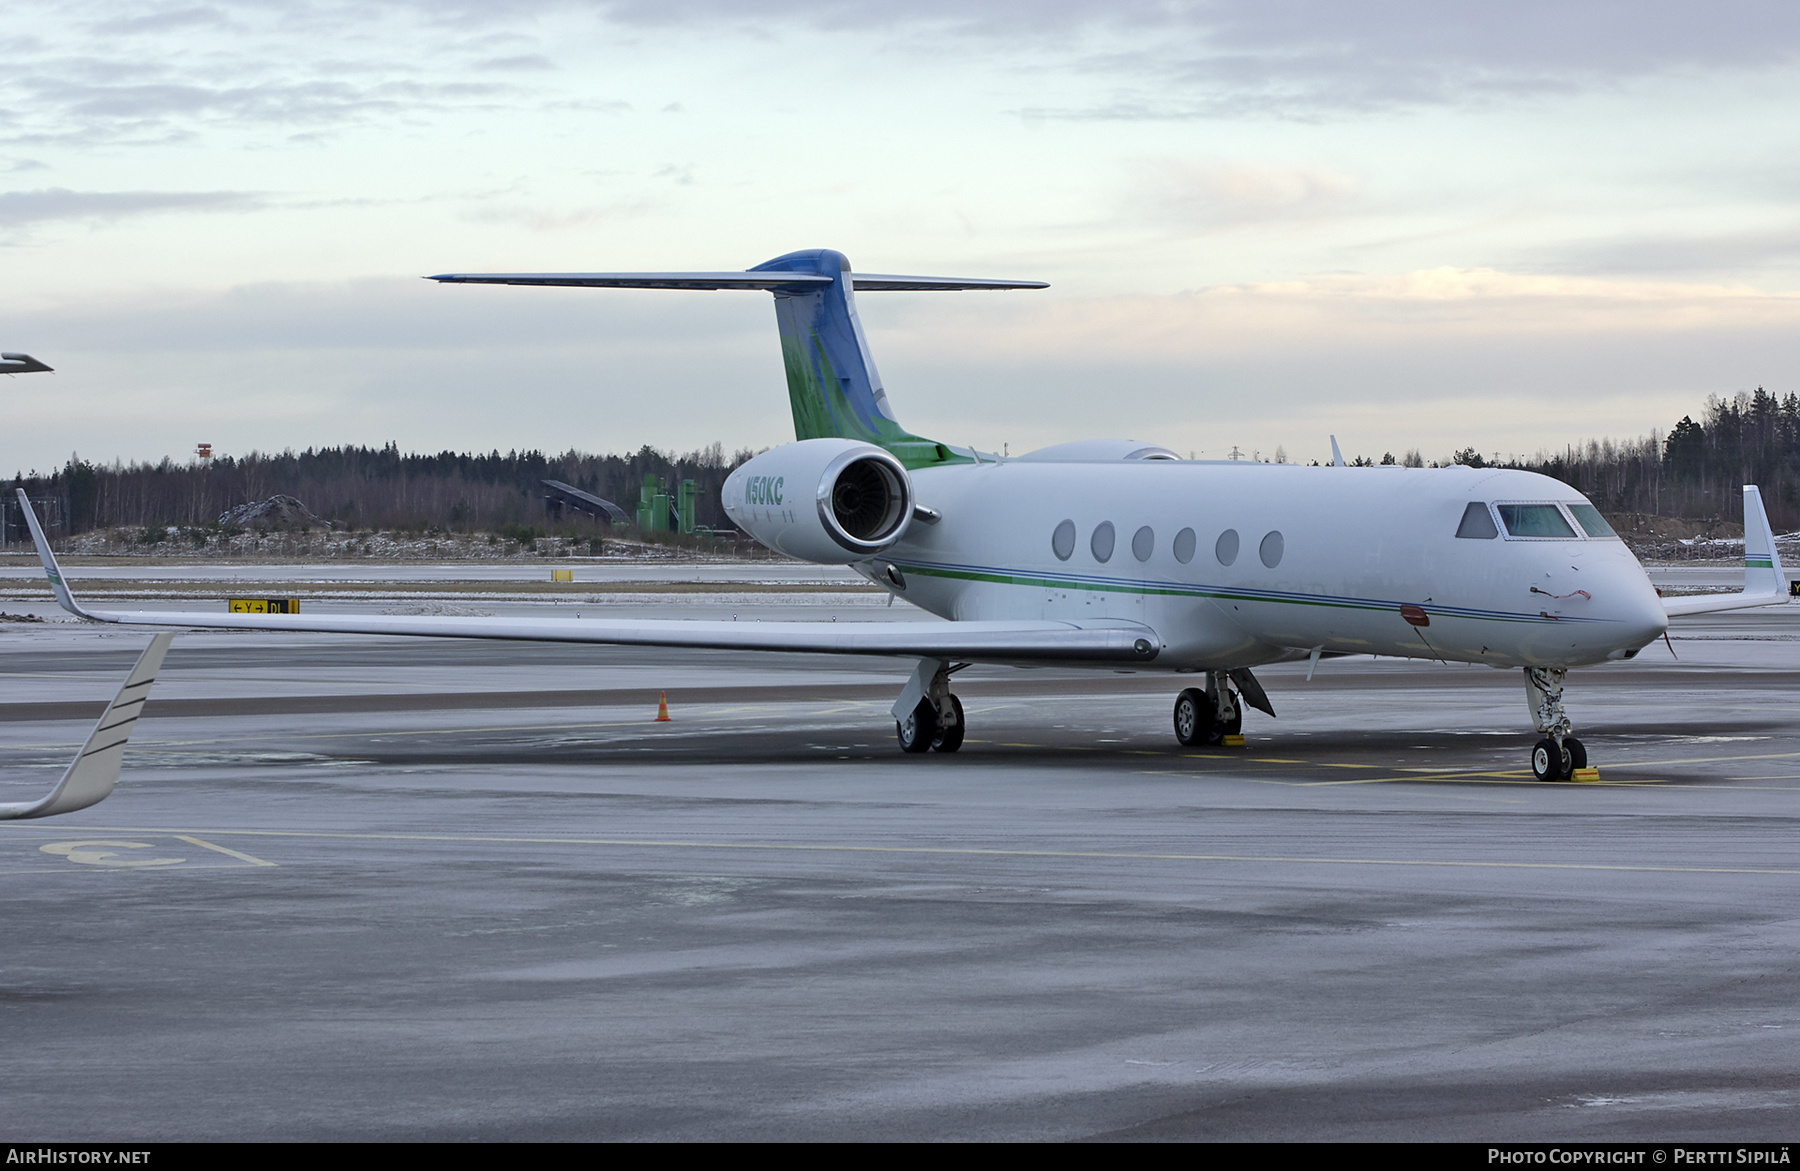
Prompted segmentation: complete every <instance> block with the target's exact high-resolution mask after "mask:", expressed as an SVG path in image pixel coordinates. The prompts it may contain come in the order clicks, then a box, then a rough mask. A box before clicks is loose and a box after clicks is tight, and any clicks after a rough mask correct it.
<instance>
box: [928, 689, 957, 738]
mask: <svg viewBox="0 0 1800 1171" xmlns="http://www.w3.org/2000/svg"><path fill="white" fill-rule="evenodd" d="M950 709H951V710H952V711H954V712H955V713H956V722H955V723H954V724H951V725H950V726H949V727H947V728H944V727H940V728H939V729H938V732H937V736H936V737H935V738H933V740H932V741H931V747H932V748H933V749H935V750H936V751H938V752H955V751H956V750H957V749H958V748H961V747H962V740H963V727H964V724H963V714H962V700H960V699H958V698H956V697H955V696H954V695H953V696H951V697H950Z"/></svg>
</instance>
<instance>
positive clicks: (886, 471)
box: [724, 439, 913, 565]
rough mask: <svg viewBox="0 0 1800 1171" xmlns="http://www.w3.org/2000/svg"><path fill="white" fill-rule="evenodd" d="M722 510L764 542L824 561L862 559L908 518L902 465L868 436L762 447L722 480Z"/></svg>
mask: <svg viewBox="0 0 1800 1171" xmlns="http://www.w3.org/2000/svg"><path fill="white" fill-rule="evenodd" d="M724 498H725V499H724V504H725V515H726V516H729V517H730V518H731V520H732V522H733V523H734V524H736V525H737V526H738V527H739V528H740V529H743V530H744V531H745V532H746V533H749V534H750V535H751V536H753V537H755V538H756V539H757V540H759V541H761V542H762V543H763V544H765V545H767V546H768V547H769V548H771V549H774V550H776V551H777V552H780V553H786V554H787V555H788V556H790V557H798V558H801V559H802V560H805V561H817V562H820V563H822V564H827V565H848V564H849V563H851V562H852V561H861V560H862V559H863V558H865V557H868V556H870V555H872V554H875V553H879V552H881V551H882V550H883V549H885V548H887V547H888V546H889V545H892V544H893V543H894V542H895V541H898V540H899V539H900V538H901V537H902V536H904V535H905V533H906V526H907V525H908V524H910V523H912V515H913V488H912V480H911V478H910V477H908V476H907V474H906V468H905V466H904V465H902V464H901V462H900V461H899V460H897V459H895V458H894V457H893V456H892V455H889V454H888V453H887V452H885V451H883V450H882V449H881V448H879V447H876V446H875V445H874V444H872V443H860V442H858V441H857V440H854V439H803V440H801V441H800V442H798V443H790V444H787V445H786V446H784V447H777V448H776V449H774V450H773V451H765V452H763V453H762V454H761V455H759V456H757V457H756V458H755V459H753V460H751V461H750V462H749V463H747V464H745V465H744V466H743V467H741V468H739V469H738V470H737V471H735V472H733V473H731V475H730V476H729V477H728V478H727V479H726V481H725V490H724Z"/></svg>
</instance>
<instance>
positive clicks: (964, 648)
mask: <svg viewBox="0 0 1800 1171" xmlns="http://www.w3.org/2000/svg"><path fill="white" fill-rule="evenodd" d="M20 501H21V505H22V506H23V508H24V510H25V518H26V523H27V524H28V525H29V526H30V528H31V537H32V540H33V541H35V542H36V544H37V549H38V557H39V559H40V560H41V561H42V562H43V565H44V574H45V576H46V577H48V578H49V580H50V587H51V589H53V590H54V591H55V592H56V600H57V602H58V603H60V604H61V605H62V607H63V609H65V610H67V611H69V613H71V614H75V615H78V616H80V617H82V618H87V619H91V620H93V621H95V622H114V623H123V624H126V625H132V626H173V627H181V628H185V629H204V630H297V631H309V632H312V633H317V634H388V635H410V636H414V637H426V638H487V639H506V640H519V641H531V642H586V643H603V644H610V645H614V646H661V647H691V648H698V649H707V650H748V651H786V652H794V653H809V654H838V655H892V656H896V657H904V658H936V659H956V660H962V661H967V662H985V663H1020V662H1024V663H1056V662H1065V663H1145V662H1149V661H1150V660H1152V659H1154V658H1156V656H1157V654H1158V653H1159V652H1160V651H1161V650H1162V640H1161V639H1160V638H1159V637H1158V636H1157V634H1156V632H1155V631H1154V630H1152V629H1151V628H1150V627H1148V626H1145V625H1143V624H1142V623H1137V622H1125V621H1113V620H1105V619H1102V620H1095V621H1085V622H1055V621H1026V622H700V621H686V620H671V621H654V620H622V619H605V618H597V619H594V618H472V617H440V616H436V615H412V614H407V615H385V614H383V615H374V614H199V613H192V612H187V611H180V610H91V609H89V608H87V607H86V606H83V605H82V604H81V603H80V602H78V601H77V600H76V599H75V595H74V593H73V592H72V591H71V590H70V589H69V584H68V582H67V581H66V580H65V579H64V578H63V574H62V569H61V567H60V566H59V565H57V563H56V557H55V555H54V554H52V553H51V552H50V542H49V541H48V540H47V539H46V538H45V536H44V532H43V529H42V528H40V527H39V525H38V520H37V515H36V514H35V513H34V512H32V511H31V506H30V503H29V502H28V501H26V500H24V494H23V493H22V492H21V493H20Z"/></svg>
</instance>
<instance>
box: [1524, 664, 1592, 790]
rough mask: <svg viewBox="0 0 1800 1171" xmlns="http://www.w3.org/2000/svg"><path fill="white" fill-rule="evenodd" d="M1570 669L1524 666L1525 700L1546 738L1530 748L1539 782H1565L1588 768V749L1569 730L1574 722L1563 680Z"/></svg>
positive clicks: (1534, 774)
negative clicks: (1565, 703) (1566, 705)
mask: <svg viewBox="0 0 1800 1171" xmlns="http://www.w3.org/2000/svg"><path fill="white" fill-rule="evenodd" d="M1568 674H1569V673H1568V672H1567V671H1566V670H1563V669H1562V668H1560V667H1527V668H1525V702H1526V703H1527V704H1528V705H1529V706H1530V708H1531V722H1532V723H1533V724H1535V725H1536V726H1537V730H1538V731H1539V732H1541V733H1543V736H1544V738H1543V739H1542V740H1539V741H1538V742H1537V744H1535V745H1534V746H1533V747H1532V749H1531V775H1532V776H1534V777H1536V778H1537V779H1538V780H1540V781H1566V780H1568V779H1569V778H1570V777H1572V776H1574V775H1575V770H1576V769H1578V768H1586V767H1587V763H1588V760H1587V749H1586V747H1584V746H1583V745H1582V743H1581V741H1579V740H1577V739H1575V737H1573V736H1571V735H1570V734H1569V733H1570V732H1571V731H1572V730H1573V725H1571V724H1570V723H1569V714H1568V713H1567V712H1565V711H1564V710H1563V703H1562V693H1563V681H1564V679H1565V678H1567V676H1568Z"/></svg>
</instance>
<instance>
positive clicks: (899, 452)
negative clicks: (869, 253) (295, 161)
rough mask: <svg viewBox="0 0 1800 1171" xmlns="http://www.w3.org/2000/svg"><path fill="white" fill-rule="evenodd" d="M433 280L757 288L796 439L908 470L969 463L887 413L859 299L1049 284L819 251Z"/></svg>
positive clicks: (450, 274)
mask: <svg viewBox="0 0 1800 1171" xmlns="http://www.w3.org/2000/svg"><path fill="white" fill-rule="evenodd" d="M426 279H427V280H433V281H438V282H440V283H442V284H453V285H536V286H539V287H552V286H565V287H574V288H589V289H758V290H761V291H763V292H768V293H773V294H774V295H775V320H776V323H777V324H778V325H779V326H780V328H781V357H782V364H783V365H784V366H785V367H786V368H787V383H788V401H789V405H791V406H792V407H793V410H794V438H796V439H860V440H862V441H863V442H864V443H873V444H875V445H877V446H879V447H884V448H886V449H887V450H888V451H889V452H891V453H892V454H893V455H894V456H895V457H897V458H898V459H899V460H900V462H901V463H903V464H905V465H906V466H907V467H909V468H919V467H928V466H930V465H932V464H944V463H968V462H970V458H971V457H970V455H969V454H968V451H969V449H967V448H963V449H960V450H953V449H952V448H950V447H947V446H945V445H944V444H941V443H934V442H932V441H931V440H929V439H921V438H920V437H919V436H917V435H914V434H913V433H912V432H910V431H908V430H907V429H906V428H904V427H902V426H901V425H900V422H899V420H897V419H895V418H894V412H893V409H892V408H891V407H889V406H888V401H887V391H886V390H884V389H883V388H882V385H881V375H880V373H878V372H877V371H876V369H875V362H874V359H872V358H871V357H870V356H869V342H868V339H867V338H865V337H864V336H863V329H862V322H861V321H860V320H858V319H857V316H856V290H857V289H864V290H868V291H879V290H886V291H889V292H911V293H929V292H956V291H960V290H965V289H967V290H973V289H990V290H994V289H1043V288H1048V287H1049V286H1048V285H1046V284H1045V283H1044V282H1043V281H1012V280H991V279H985V278H979V277H977V278H969V277H947V276H891V275H882V274H876V273H860V274H858V273H852V272H851V271H850V262H849V261H848V260H847V259H845V258H844V254H843V253H842V252H833V251H832V250H831V249H829V248H814V249H809V250H807V251H805V252H790V253H788V254H787V255H786V256H777V257H776V258H775V259H774V260H766V261H764V262H763V263H761V264H759V265H757V266H756V267H755V268H752V269H748V270H746V271H744V272H446V273H439V274H438V275H437V276H434V277H427V278H426Z"/></svg>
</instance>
